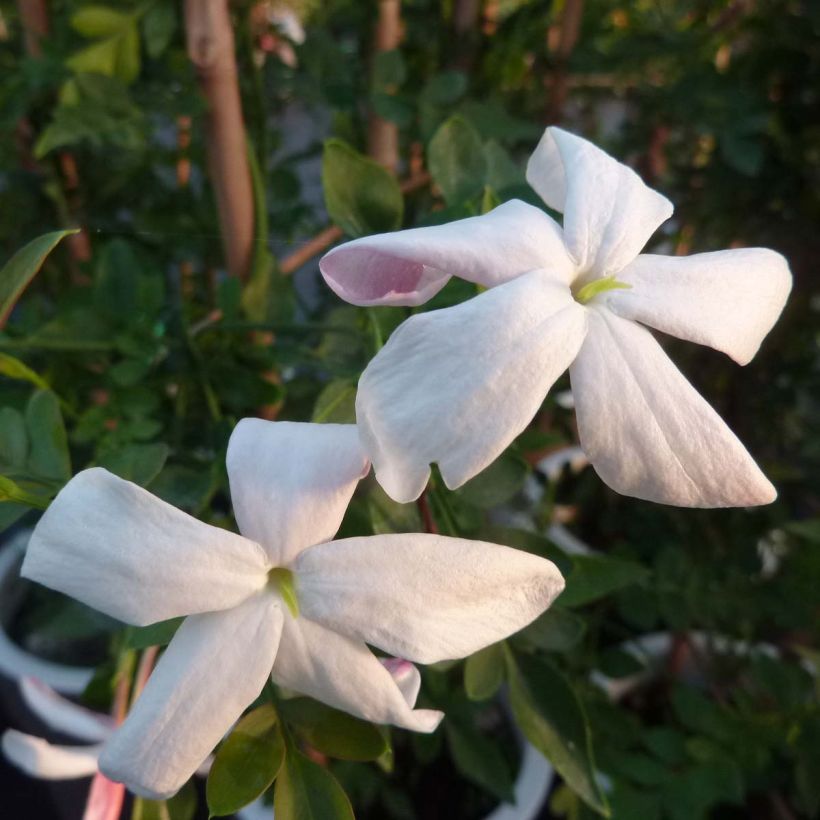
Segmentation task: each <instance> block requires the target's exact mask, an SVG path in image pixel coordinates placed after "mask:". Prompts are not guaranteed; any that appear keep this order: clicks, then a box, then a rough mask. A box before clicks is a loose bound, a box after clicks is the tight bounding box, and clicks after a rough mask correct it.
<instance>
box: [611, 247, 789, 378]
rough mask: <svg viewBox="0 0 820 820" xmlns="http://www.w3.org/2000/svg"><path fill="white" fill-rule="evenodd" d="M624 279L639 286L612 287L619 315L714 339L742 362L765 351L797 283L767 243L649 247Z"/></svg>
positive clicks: (695, 337) (700, 341)
mask: <svg viewBox="0 0 820 820" xmlns="http://www.w3.org/2000/svg"><path fill="white" fill-rule="evenodd" d="M618 279H619V280H620V281H622V282H625V283H627V284H630V285H632V287H631V288H630V289H628V290H627V289H624V290H612V291H609V293H608V294H607V304H608V307H609V308H610V309H611V310H613V311H614V312H615V313H617V314H618V315H619V316H622V317H623V318H625V319H635V320H636V321H638V322H643V323H644V324H647V325H650V326H651V327H654V328H656V329H657V330H662V331H664V333H670V334H671V335H673V336H677V337H679V338H681V339H688V340H689V341H691V342H697V343H698V344H704V345H709V347H714V348H715V349H716V350H721V351H723V352H724V353H726V354H727V355H729V356H731V357H732V358H733V359H734V360H735V361H736V362H738V363H739V364H748V363H749V362H750V361H751V360H752V358H753V357H754V355H755V353H757V350H758V348H759V347H760V343H761V342H762V341H763V339H764V338H765V336H766V334H767V333H768V332H769V331H770V330H771V329H772V327H773V325H774V323H775V322H776V321H777V317H778V316H780V313H781V311H782V310H783V307H784V305H785V304H786V299H787V298H788V296H789V291H790V290H791V286H792V276H791V272H790V271H789V265H788V263H787V262H786V260H785V259H784V258H783V257H782V256H781V255H780V254H779V253H775V252H774V251H770V250H768V249H766V248H738V249H736V250H729V251H717V252H716V253H698V254H695V255H694V256H655V255H651V254H643V255H641V256H639V257H638V258H637V259H636V260H635V261H634V262H632V264H630V265H629V266H628V267H626V268H625V269H624V270H623V271H621V273H619V274H618Z"/></svg>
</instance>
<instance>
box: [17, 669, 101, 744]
mask: <svg viewBox="0 0 820 820" xmlns="http://www.w3.org/2000/svg"><path fill="white" fill-rule="evenodd" d="M20 693H21V694H22V696H23V700H24V701H25V702H26V705H27V706H28V707H29V709H31V711H32V712H33V713H34V714H35V715H37V717H38V718H40V720H42V721H43V722H44V723H46V724H47V725H48V726H49V727H50V728H52V729H54V730H56V731H58V732H60V733H61V734H64V735H69V736H70V737H76V738H77V739H79V740H87V741H90V742H92V743H97V742H101V741H103V740H106V739H107V738H108V736H109V735H110V734H111V732H113V731H114V725H115V724H114V720H113V718H111V717H110V716H109V715H102V714H99V713H98V712H92V711H91V710H90V709H86V708H85V707H84V706H79V705H78V704H76V703H73V702H72V701H70V700H68V699H67V698H64V697H62V696H61V695H58V694H57V693H56V692H55V691H54V690H53V689H52V688H51V687H50V686H47V685H46V684H44V683H43V682H42V681H39V680H37V679H36V678H23V679H22V680H21V681H20Z"/></svg>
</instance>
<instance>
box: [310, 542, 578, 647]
mask: <svg viewBox="0 0 820 820" xmlns="http://www.w3.org/2000/svg"><path fill="white" fill-rule="evenodd" d="M294 569H295V572H296V575H297V585H298V594H299V602H300V606H301V611H302V613H303V614H304V616H305V617H306V618H310V619H311V620H314V621H318V622H319V623H323V624H325V625H326V626H332V627H333V628H334V629H336V630H337V631H339V632H342V633H344V634H345V635H349V636H350V637H351V638H353V639H356V640H361V641H365V642H366V643H369V644H372V645H373V646H376V647H378V648H379V649H383V650H384V651H385V652H389V653H390V654H391V655H399V656H401V657H403V658H409V659H410V660H413V661H418V662H419V663H435V662H437V661H442V660H450V659H454V658H463V657H465V656H467V655H472V654H473V652H477V651H478V650H479V649H482V648H484V647H485V646H488V645H489V644H491V643H495V642H496V641H500V640H502V639H504V638H506V637H508V636H509V635H511V634H513V633H514V632H517V631H518V630H519V629H523V627H525V626H526V625H527V624H529V623H530V622H531V621H533V620H534V619H535V618H537V617H538V616H539V615H540V614H541V613H542V612H544V610H545V609H547V608H548V607H549V605H550V604H551V603H552V601H553V600H554V599H555V598H556V596H557V595H558V594H559V593H560V592H561V590H562V589H563V588H564V579H563V578H562V577H561V574H560V573H559V572H558V569H557V568H556V567H555V565H554V564H553V563H551V562H550V561H547V560H545V559H544V558H539V557H538V556H535V555H530V554H529V553H525V552H522V551H521V550H515V549H510V548H509V547H502V546H498V545H497V544H487V543H485V542H483V541H467V540H464V539H461V538H447V537H444V536H441V535H424V534H418V533H414V534H400V535H374V536H370V537H366V538H346V539H343V540H341V541H331V542H330V543H329V544H320V545H319V546H316V547H311V548H310V549H309V550H305V551H304V552H303V553H302V554H301V555H300V556H299V559H298V560H297V562H296V564H295V566H294Z"/></svg>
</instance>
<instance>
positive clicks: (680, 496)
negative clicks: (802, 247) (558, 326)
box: [570, 308, 776, 507]
mask: <svg viewBox="0 0 820 820" xmlns="http://www.w3.org/2000/svg"><path fill="white" fill-rule="evenodd" d="M570 374H571V378H572V392H573V395H574V396H575V404H576V413H577V418H578V431H579V435H580V439H581V446H582V447H583V449H584V452H586V454H587V455H588V456H589V460H590V461H591V462H592V465H593V467H594V468H595V470H596V472H597V473H598V475H599V476H600V477H601V478H602V479H603V481H604V482H605V483H606V484H608V485H609V486H610V487H611V488H612V489H613V490H616V491H617V492H619V493H623V494H624V495H630V496H634V497H636V498H643V499H646V500H647V501H656V502H659V503H662V504H675V505H677V506H681V507H746V506H752V505H756V504H768V503H769V502H771V501H773V500H774V498H775V496H776V492H775V490H774V487H772V485H771V483H770V482H769V481H768V480H767V479H766V477H765V476H764V475H763V474H762V473H761V472H760V469H759V468H758V467H757V465H756V464H755V462H754V461H753V460H752V458H751V456H750V455H749V454H748V453H747V452H746V450H745V449H744V447H743V445H742V444H741V443H740V441H738V439H737V437H736V436H735V435H734V433H732V431H731V430H730V429H729V428H728V427H727V426H726V424H725V423H724V422H723V421H722V419H721V418H720V416H718V414H717V413H716V412H715V411H714V410H713V409H712V408H711V407H710V406H709V405H708V404H707V402H706V401H705V400H704V399H703V398H702V397H701V396H700V394H699V393H698V392H697V391H696V390H695V389H694V388H693V387H692V385H691V384H689V382H688V381H687V380H686V379H685V378H684V376H683V374H682V373H681V372H680V371H679V370H678V369H677V368H676V367H675V365H674V364H672V362H671V361H670V360H669V358H668V357H667V355H666V354H665V353H664V352H663V350H662V349H661V347H660V345H659V344H658V343H657V342H656V341H655V339H654V338H653V337H652V334H651V333H650V332H649V331H648V330H645V329H644V328H642V327H641V326H640V325H637V324H635V323H634V322H630V321H627V320H626V319H621V318H619V317H618V316H615V315H613V314H612V313H610V312H609V311H607V310H606V309H605V308H603V309H600V310H593V311H590V328H589V333H588V334H587V338H586V340H585V342H584V346H583V347H582V348H581V352H580V353H579V354H578V358H577V359H576V360H575V363H574V364H573V365H572V368H571V369H570Z"/></svg>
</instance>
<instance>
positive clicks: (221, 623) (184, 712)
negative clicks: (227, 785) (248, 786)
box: [100, 592, 283, 800]
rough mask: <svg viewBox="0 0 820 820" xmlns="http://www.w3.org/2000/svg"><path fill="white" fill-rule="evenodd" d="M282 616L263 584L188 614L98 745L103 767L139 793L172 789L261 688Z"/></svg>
mask: <svg viewBox="0 0 820 820" xmlns="http://www.w3.org/2000/svg"><path fill="white" fill-rule="evenodd" d="M282 620H283V616H282V610H281V609H280V607H279V605H278V603H277V602H276V599H275V598H274V596H273V595H271V594H269V593H268V592H263V593H260V594H259V595H257V596H255V597H254V598H252V599H251V600H249V601H245V602H244V603H243V604H241V605H240V606H238V607H236V608H235V609H229V610H227V611H225V612H212V613H207V614H205V615H194V616H192V617H190V618H188V619H187V620H186V621H185V622H184V623H183V624H182V626H181V627H180V628H179V631H178V632H177V633H176V635H174V638H173V640H172V641H171V643H170V645H169V646H168V649H167V650H166V651H165V654H164V655H163V656H162V658H161V660H160V662H159V663H158V664H157V667H156V669H155V670H154V673H153V674H152V675H151V677H150V678H149V679H148V684H147V685H146V687H145V689H143V691H142V694H141V695H140V696H139V698H138V699H137V702H136V704H135V705H134V707H133V708H132V709H131V712H130V713H129V715H128V717H127V718H126V720H125V723H123V724H122V726H121V727H120V728H119V729H118V730H117V731H116V732H115V733H114V735H113V737H112V738H111V740H110V741H109V742H108V744H107V745H106V747H105V749H104V750H103V753H102V756H101V757H100V771H102V772H103V774H105V775H106V776H107V777H110V778H111V779H112V780H116V781H117V782H119V783H124V784H125V785H126V786H127V787H128V789H129V790H130V791H132V792H134V793H135V794H138V795H141V796H142V797H148V798H150V799H152V800H162V799H165V798H167V797H170V796H171V795H172V794H175V793H176V792H177V791H178V790H179V789H180V788H181V787H182V786H183V785H184V783H185V782H186V781H187V780H188V778H189V777H190V776H191V775H192V774H193V773H194V772H195V771H196V770H197V767H198V766H199V765H200V764H201V763H202V761H203V760H204V759H205V758H206V757H207V756H208V754H209V753H210V752H211V750H212V749H213V748H214V746H216V744H217V743H218V742H219V741H220V740H221V738H222V737H223V735H224V734H225V732H226V731H227V730H228V729H229V728H230V727H231V724H233V722H234V721H235V720H236V719H237V718H238V717H239V716H240V715H241V714H242V712H243V710H244V709H245V708H246V707H247V706H248V705H249V704H250V703H252V702H253V701H254V700H255V699H256V698H257V697H258V696H259V693H260V692H261V691H262V688H263V687H264V685H265V681H266V680H267V678H268V675H269V674H270V670H271V667H272V666H273V660H274V658H275V656H276V648H277V646H278V645H279V637H280V635H281V631H282Z"/></svg>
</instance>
